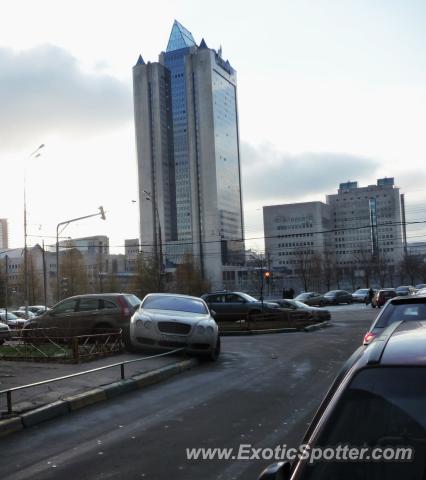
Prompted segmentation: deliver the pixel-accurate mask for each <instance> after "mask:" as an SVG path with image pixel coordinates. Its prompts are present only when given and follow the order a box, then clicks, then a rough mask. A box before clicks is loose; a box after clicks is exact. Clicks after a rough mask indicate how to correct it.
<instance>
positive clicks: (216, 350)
mask: <svg viewBox="0 0 426 480" xmlns="http://www.w3.org/2000/svg"><path fill="white" fill-rule="evenodd" d="M219 355H220V337H219V335H218V336H217V342H216V346H215V348H214V350H212V351H211V352H210V353H209V354H208V355H206V356H205V357H203V358H204V359H205V360H207V361H209V362H215V361H216V360H217V359H218V358H219Z"/></svg>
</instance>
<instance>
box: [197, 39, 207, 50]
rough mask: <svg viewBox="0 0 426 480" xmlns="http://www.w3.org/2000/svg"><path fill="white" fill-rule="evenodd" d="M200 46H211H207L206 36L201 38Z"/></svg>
mask: <svg viewBox="0 0 426 480" xmlns="http://www.w3.org/2000/svg"><path fill="white" fill-rule="evenodd" d="M199 48H209V47H208V46H207V43H206V41H205V40H204V38H202V39H201V43H200V46H199Z"/></svg>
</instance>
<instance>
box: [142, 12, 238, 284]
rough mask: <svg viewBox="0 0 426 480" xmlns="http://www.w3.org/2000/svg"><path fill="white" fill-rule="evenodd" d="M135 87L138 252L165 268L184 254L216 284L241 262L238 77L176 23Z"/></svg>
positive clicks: (230, 67)
mask: <svg viewBox="0 0 426 480" xmlns="http://www.w3.org/2000/svg"><path fill="white" fill-rule="evenodd" d="M133 88H134V111H135V130H136V147H137V157H138V172H139V198H140V237H141V250H142V251H143V252H144V253H145V254H151V255H153V256H155V257H156V258H161V262H162V263H163V264H164V265H165V267H166V268H167V267H174V266H176V265H177V264H179V263H180V262H181V261H182V258H183V257H184V255H185V254H188V253H189V254H191V255H192V256H193V258H194V259H196V260H197V262H198V263H199V266H200V269H201V271H202V273H203V275H204V276H205V277H206V278H209V279H210V280H211V281H212V283H213V285H214V286H220V285H221V284H222V280H223V266H225V265H241V264H243V263H244V222H243V211H242V193H241V170H240V146H239V131H238V106H237V78H236V72H235V70H234V69H233V68H232V66H231V65H230V63H229V61H228V60H224V59H223V58H222V53H221V49H219V51H215V50H214V49H211V48H208V46H207V44H206V42H205V41H204V40H202V41H201V42H200V44H199V45H197V44H196V42H195V40H194V38H193V36H192V34H191V33H190V32H189V31H188V30H187V29H185V28H184V27H183V26H182V25H181V24H180V23H179V22H177V21H175V22H174V24H173V27H172V31H171V34H170V38H169V42H168V45H167V49H166V51H165V52H162V53H161V54H160V56H159V61H158V62H147V63H145V62H144V60H143V58H142V56H140V57H139V59H138V61H137V63H136V65H135V66H134V67H133ZM160 247H161V248H160Z"/></svg>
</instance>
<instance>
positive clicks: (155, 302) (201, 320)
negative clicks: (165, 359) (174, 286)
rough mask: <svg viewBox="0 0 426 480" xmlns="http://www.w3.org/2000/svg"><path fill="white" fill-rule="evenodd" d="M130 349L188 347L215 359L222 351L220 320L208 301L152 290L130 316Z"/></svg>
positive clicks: (188, 349)
mask: <svg viewBox="0 0 426 480" xmlns="http://www.w3.org/2000/svg"><path fill="white" fill-rule="evenodd" d="M125 343H126V347H127V349H128V350H130V351H138V350H151V351H153V350H154V351H155V350H157V351H164V350H174V349H177V348H184V349H185V351H187V352H188V353H192V354H195V355H199V356H202V357H204V358H207V359H209V360H211V361H215V360H217V358H218V357H219V354H220V337H219V329H218V326H217V323H216V322H215V320H214V318H213V317H212V315H211V313H210V310H209V308H208V307H207V304H206V302H205V301H204V300H202V299H201V298H198V297H191V296H189V295H177V294H170V293H150V294H148V295H147V296H146V297H145V298H144V299H143V300H142V303H141V305H140V307H139V309H138V310H136V312H135V313H134V314H133V316H132V318H131V319H130V329H129V332H128V335H125Z"/></svg>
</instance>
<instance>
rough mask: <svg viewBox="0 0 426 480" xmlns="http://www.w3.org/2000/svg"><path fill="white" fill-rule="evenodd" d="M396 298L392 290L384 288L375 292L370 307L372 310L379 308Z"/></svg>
mask: <svg viewBox="0 0 426 480" xmlns="http://www.w3.org/2000/svg"><path fill="white" fill-rule="evenodd" d="M394 297H396V291H395V289H393V288H384V289H382V290H379V291H377V292H376V293H375V294H374V296H373V298H372V299H371V306H372V307H373V308H376V307H377V308H380V307H383V305H384V304H385V303H386V302H387V301H388V300H389V299H390V298H394Z"/></svg>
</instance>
